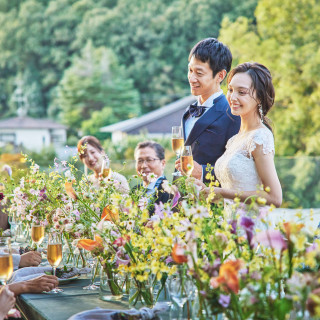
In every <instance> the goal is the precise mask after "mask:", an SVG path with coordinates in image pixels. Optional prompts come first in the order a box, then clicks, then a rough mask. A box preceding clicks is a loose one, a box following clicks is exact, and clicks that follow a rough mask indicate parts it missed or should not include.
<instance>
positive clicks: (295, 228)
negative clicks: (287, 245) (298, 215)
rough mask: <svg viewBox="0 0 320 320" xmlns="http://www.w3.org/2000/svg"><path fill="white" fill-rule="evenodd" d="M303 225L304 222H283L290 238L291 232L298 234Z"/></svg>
mask: <svg viewBox="0 0 320 320" xmlns="http://www.w3.org/2000/svg"><path fill="white" fill-rule="evenodd" d="M303 227H304V224H303V223H294V222H285V223H284V224H283V228H284V231H285V233H286V235H287V237H288V238H290V235H291V233H293V234H297V233H298V232H299V231H300V230H301V229H302V228H303Z"/></svg>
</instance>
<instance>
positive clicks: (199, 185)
mask: <svg viewBox="0 0 320 320" xmlns="http://www.w3.org/2000/svg"><path fill="white" fill-rule="evenodd" d="M186 182H188V183H192V184H193V185H195V186H196V187H197V188H198V189H199V190H202V189H204V188H206V187H207V186H206V185H205V184H204V183H203V182H202V181H201V180H198V179H195V178H193V177H191V178H188V179H186Z"/></svg>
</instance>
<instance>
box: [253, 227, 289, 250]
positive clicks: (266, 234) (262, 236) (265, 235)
mask: <svg viewBox="0 0 320 320" xmlns="http://www.w3.org/2000/svg"><path fill="white" fill-rule="evenodd" d="M256 240H257V241H258V242H259V243H261V244H262V245H264V246H268V247H271V248H273V249H279V250H284V249H287V243H286V241H285V239H284V237H283V235H282V233H281V232H280V231H279V230H267V231H263V232H260V233H258V234H257V235H256Z"/></svg>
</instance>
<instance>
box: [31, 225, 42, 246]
mask: <svg viewBox="0 0 320 320" xmlns="http://www.w3.org/2000/svg"><path fill="white" fill-rule="evenodd" d="M31 239H32V241H33V243H34V244H36V247H37V251H38V246H40V245H41V243H42V241H43V239H44V226H42V225H39V224H33V225H32V226H31Z"/></svg>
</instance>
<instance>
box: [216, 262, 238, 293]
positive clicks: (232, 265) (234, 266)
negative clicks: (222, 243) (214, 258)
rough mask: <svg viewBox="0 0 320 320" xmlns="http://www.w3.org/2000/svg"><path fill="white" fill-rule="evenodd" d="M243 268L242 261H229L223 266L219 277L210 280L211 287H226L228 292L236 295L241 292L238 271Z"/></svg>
mask: <svg viewBox="0 0 320 320" xmlns="http://www.w3.org/2000/svg"><path fill="white" fill-rule="evenodd" d="M241 266H242V261H241V260H235V261H227V262H225V263H224V264H223V265H221V267H220V270H219V276H218V277H213V278H211V279H210V285H211V286H212V287H214V288H217V287H218V286H219V285H221V284H223V285H226V287H227V289H228V290H231V291H233V292H234V293H238V292H239V279H238V271H239V270H240V268H241Z"/></svg>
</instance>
